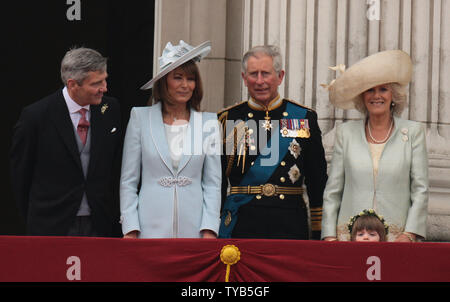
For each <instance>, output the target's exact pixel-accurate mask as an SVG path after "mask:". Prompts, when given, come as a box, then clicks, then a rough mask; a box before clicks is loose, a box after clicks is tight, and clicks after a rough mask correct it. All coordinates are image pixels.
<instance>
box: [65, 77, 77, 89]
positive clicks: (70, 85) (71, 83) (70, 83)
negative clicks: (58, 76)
mask: <svg viewBox="0 0 450 302" xmlns="http://www.w3.org/2000/svg"><path fill="white" fill-rule="evenodd" d="M66 86H67V89H73V88H75V87H77V86H79V85H78V82H77V81H75V80H74V79H68V80H67V85H66Z"/></svg>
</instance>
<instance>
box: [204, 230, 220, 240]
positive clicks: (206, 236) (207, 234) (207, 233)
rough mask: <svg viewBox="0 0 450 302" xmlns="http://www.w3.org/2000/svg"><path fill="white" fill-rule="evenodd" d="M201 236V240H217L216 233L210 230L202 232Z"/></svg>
mask: <svg viewBox="0 0 450 302" xmlns="http://www.w3.org/2000/svg"><path fill="white" fill-rule="evenodd" d="M201 234H202V238H204V239H216V238H217V236H216V233H214V232H213V231H211V230H203V231H202V232H201Z"/></svg>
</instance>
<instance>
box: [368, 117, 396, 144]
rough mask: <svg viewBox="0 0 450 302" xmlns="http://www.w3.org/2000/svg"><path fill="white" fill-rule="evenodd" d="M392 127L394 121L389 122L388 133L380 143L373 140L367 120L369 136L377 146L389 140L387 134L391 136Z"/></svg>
mask: <svg viewBox="0 0 450 302" xmlns="http://www.w3.org/2000/svg"><path fill="white" fill-rule="evenodd" d="M393 125H394V119H392V120H391V126H390V127H389V130H388V133H387V135H386V137H385V138H384V139H382V140H381V141H378V140H376V139H375V138H373V136H372V131H371V130H370V122H369V120H367V128H368V129H369V136H370V138H371V139H372V140H373V141H374V142H375V143H377V144H383V143H385V142H386V141H387V139H388V138H389V134H391V130H392V126H393Z"/></svg>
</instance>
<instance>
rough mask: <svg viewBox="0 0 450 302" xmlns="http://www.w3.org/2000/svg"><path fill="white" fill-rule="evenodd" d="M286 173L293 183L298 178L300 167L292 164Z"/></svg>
mask: <svg viewBox="0 0 450 302" xmlns="http://www.w3.org/2000/svg"><path fill="white" fill-rule="evenodd" d="M288 175H289V179H290V180H291V181H292V183H295V182H296V181H297V180H298V179H299V178H300V176H301V174H300V169H299V168H298V167H297V165H293V166H292V167H291V169H289V172H288Z"/></svg>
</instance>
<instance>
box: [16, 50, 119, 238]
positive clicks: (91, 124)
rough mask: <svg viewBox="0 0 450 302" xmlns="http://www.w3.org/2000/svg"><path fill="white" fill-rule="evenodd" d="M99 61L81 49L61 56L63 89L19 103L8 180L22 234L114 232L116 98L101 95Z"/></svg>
mask: <svg viewBox="0 0 450 302" xmlns="http://www.w3.org/2000/svg"><path fill="white" fill-rule="evenodd" d="M106 69H107V62H106V58H104V57H103V56H102V55H101V54H100V53H98V52H97V51H95V50H92V49H88V48H76V49H72V50H69V51H68V52H67V53H66V55H65V56H64V58H63V60H62V62H61V78H62V81H63V83H64V85H65V87H64V88H63V89H61V90H58V91H56V92H55V93H53V94H52V95H49V96H47V97H45V98H43V99H42V100H40V101H38V102H36V103H33V104H31V105H29V106H27V107H26V108H24V109H23V111H22V113H21V116H20V118H19V121H18V122H17V124H16V126H15V128H14V135H13V140H12V146H11V151H10V162H11V180H12V184H13V191H14V194H15V197H16V199H17V202H18V205H19V209H20V210H21V213H22V214H23V216H24V218H25V220H26V224H27V233H28V234H29V235H41V236H52V235H53V236H66V235H68V236H118V235H120V234H119V233H118V232H119V231H120V226H119V204H118V192H117V191H118V181H119V172H120V171H119V170H120V158H121V148H122V145H121V115H120V108H119V102H118V101H117V100H116V99H114V98H111V97H106V96H104V93H105V92H106V91H107V84H106V78H107V71H106Z"/></svg>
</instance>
